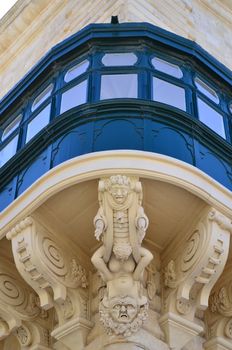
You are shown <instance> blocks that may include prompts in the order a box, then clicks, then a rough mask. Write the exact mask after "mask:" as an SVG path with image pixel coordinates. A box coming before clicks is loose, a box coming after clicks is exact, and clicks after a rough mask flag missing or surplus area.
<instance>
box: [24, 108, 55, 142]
mask: <svg viewBox="0 0 232 350" xmlns="http://www.w3.org/2000/svg"><path fill="white" fill-rule="evenodd" d="M50 112H51V104H49V105H47V106H46V107H45V108H44V109H42V111H41V112H40V113H38V114H37V115H36V116H35V117H34V118H33V119H32V120H31V121H30V122H29V123H28V126H27V136H26V143H27V142H28V141H30V140H31V139H32V137H34V136H35V135H36V134H38V132H39V131H40V130H42V129H43V128H44V127H45V126H46V125H48V123H49V121H50Z"/></svg>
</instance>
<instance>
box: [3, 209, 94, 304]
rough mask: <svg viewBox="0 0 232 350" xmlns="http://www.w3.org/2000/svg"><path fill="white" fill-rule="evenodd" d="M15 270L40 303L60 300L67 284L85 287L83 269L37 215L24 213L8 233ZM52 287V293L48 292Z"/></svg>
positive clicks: (85, 279)
mask: <svg viewBox="0 0 232 350" xmlns="http://www.w3.org/2000/svg"><path fill="white" fill-rule="evenodd" d="M7 238H8V239H10V240H11V241H12V249H13V254H14V259H15V263H16V266H17V269H18V271H19V272H20V274H21V275H22V276H23V278H24V279H25V280H26V281H27V283H28V284H29V285H30V286H31V287H32V288H33V289H34V290H35V291H36V292H37V293H38V295H39V298H40V303H41V307H43V308H44V309H49V308H51V307H52V306H53V303H54V302H58V303H62V302H64V301H65V299H66V296H67V288H71V289H72V288H73V289H76V288H78V287H83V288H86V287H87V284H88V283H87V277H86V272H85V269H84V268H83V267H82V266H81V265H80V264H79V263H78V262H77V261H78V260H77V258H76V257H75V256H70V252H69V251H68V250H65V249H64V248H63V247H62V248H61V246H62V245H59V243H57V239H55V238H54V236H53V235H52V233H51V232H49V230H48V229H47V228H46V227H45V226H44V225H43V224H42V223H41V222H39V221H38V220H37V219H35V218H33V217H31V216H30V217H27V218H25V219H24V220H22V221H21V222H20V223H19V224H17V225H16V226H15V227H14V228H13V229H12V230H11V231H10V232H8V234H7ZM51 291H52V293H51Z"/></svg>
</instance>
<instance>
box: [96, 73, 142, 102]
mask: <svg viewBox="0 0 232 350" xmlns="http://www.w3.org/2000/svg"><path fill="white" fill-rule="evenodd" d="M126 97H127V98H133V97H138V78H137V74H112V75H110V74H109V75H102V78H101V95H100V99H101V100H104V99H108V98H126Z"/></svg>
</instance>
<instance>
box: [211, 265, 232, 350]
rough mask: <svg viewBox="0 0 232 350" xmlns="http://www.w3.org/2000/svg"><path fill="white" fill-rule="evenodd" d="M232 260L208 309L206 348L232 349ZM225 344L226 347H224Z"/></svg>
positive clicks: (218, 284) (214, 291) (216, 286)
mask: <svg viewBox="0 0 232 350" xmlns="http://www.w3.org/2000/svg"><path fill="white" fill-rule="evenodd" d="M231 268H232V262H231V261H230V262H229V263H228V264H227V267H226V269H225V271H224V272H223V275H222V276H221V278H220V279H219V280H218V282H217V283H216V285H215V286H214V288H213V290H212V293H211V295H210V298H209V308H208V310H207V311H206V315H205V320H206V325H207V342H206V349H210V350H214V349H226V350H227V349H232V276H231ZM223 346H224V348H223Z"/></svg>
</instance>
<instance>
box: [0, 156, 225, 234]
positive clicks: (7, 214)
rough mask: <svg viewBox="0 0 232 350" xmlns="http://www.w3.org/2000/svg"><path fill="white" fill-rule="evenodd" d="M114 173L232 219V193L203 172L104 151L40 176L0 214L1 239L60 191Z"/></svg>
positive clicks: (162, 158) (164, 160) (163, 158)
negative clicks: (162, 187)
mask: <svg viewBox="0 0 232 350" xmlns="http://www.w3.org/2000/svg"><path fill="white" fill-rule="evenodd" d="M115 173H123V174H130V175H137V176H139V177H140V178H149V179H152V180H159V181H163V182H168V183H170V184H173V185H175V186H178V187H181V188H184V189H186V190H187V191H189V192H191V193H193V194H194V195H196V196H197V197H200V198H201V199H203V200H204V201H205V202H207V203H208V204H209V205H211V206H213V207H215V208H216V209H217V210H219V211H221V212H222V213H223V214H224V215H226V216H228V217H230V218H231V219H232V192H231V191H229V190H228V189H227V188H225V187H224V186H222V185H221V184H219V183H218V182H217V181H215V180H214V179H212V178H211V177H210V176H208V175H207V174H205V173H204V172H202V171H201V170H199V169H197V168H195V167H193V166H191V165H189V164H187V163H185V162H182V161H180V160H177V159H174V158H171V157H168V156H164V155H161V154H157V153H151V152H143V151H134V150H133V151H128V150H125V151H124V150H120V151H104V152H95V153H90V154H87V155H83V156H80V157H76V158H73V159H71V160H69V161H66V162H64V163H62V164H60V165H59V166H57V167H55V168H53V169H52V170H50V171H49V172H47V173H46V174H44V175H43V176H42V177H40V178H39V179H38V180H37V181H36V182H35V183H33V184H32V186H30V187H29V188H28V189H27V190H26V191H25V192H24V193H22V195H21V196H19V197H18V198H17V199H16V200H15V201H14V202H13V203H12V204H11V205H9V206H8V207H7V208H6V209H5V210H4V211H2V212H1V213H0V238H1V237H3V236H5V234H6V233H7V231H8V230H9V229H10V228H11V227H12V226H13V225H15V224H16V223H17V222H18V221H19V220H21V219H23V218H24V217H25V216H26V215H29V214H31V213H32V212H33V211H34V210H35V209H36V208H38V207H39V206H40V205H41V204H42V203H44V202H45V201H46V200H47V199H48V198H50V197H51V196H53V195H54V194H56V193H58V192H60V191H61V190H63V189H65V188H67V187H70V186H72V185H74V184H77V183H80V182H83V181H88V180H92V179H96V178H99V177H101V176H104V175H109V174H115Z"/></svg>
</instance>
